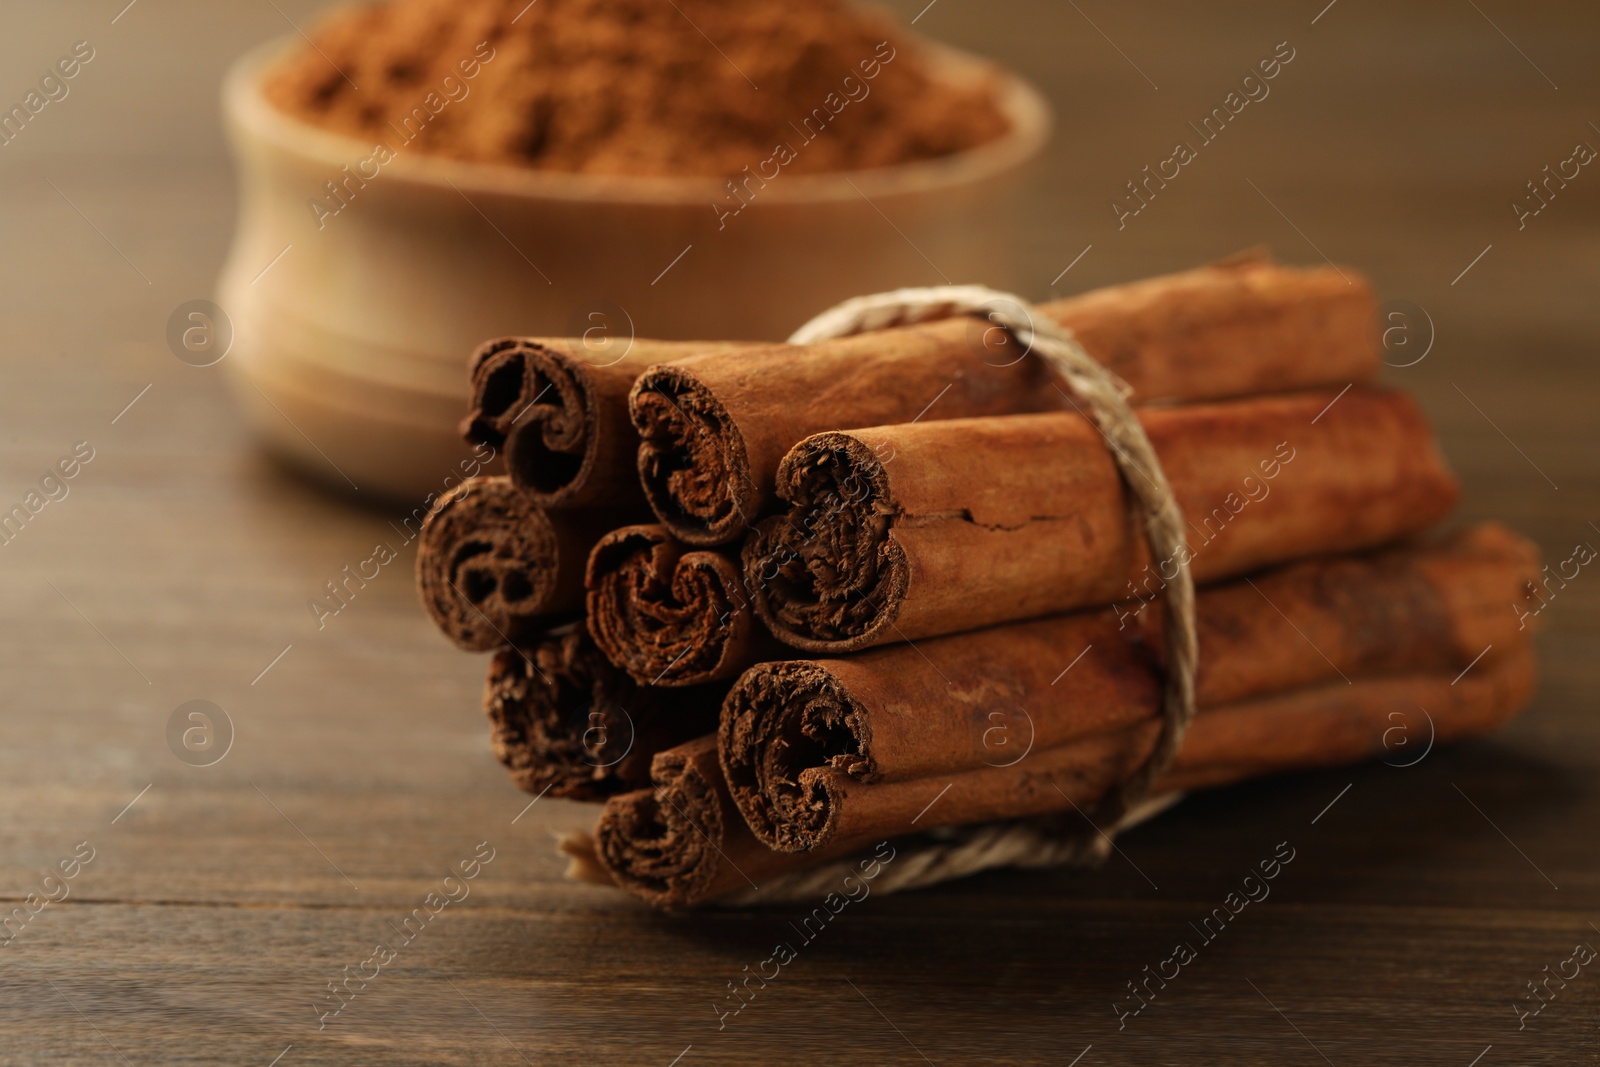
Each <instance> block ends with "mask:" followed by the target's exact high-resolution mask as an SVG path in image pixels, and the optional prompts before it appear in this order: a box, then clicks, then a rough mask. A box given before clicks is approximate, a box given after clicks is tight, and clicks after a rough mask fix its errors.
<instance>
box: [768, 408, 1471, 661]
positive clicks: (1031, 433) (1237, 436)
mask: <svg viewBox="0 0 1600 1067" xmlns="http://www.w3.org/2000/svg"><path fill="white" fill-rule="evenodd" d="M1140 421H1141V422H1142V423H1143V424H1144V427H1145V430H1146V432H1147V433H1148V434H1149V436H1150V439H1151V442H1152V444H1153V445H1154V446H1155V450H1156V452H1157V454H1158V455H1159V456H1160V458H1161V463H1162V466H1163V468H1164V469H1165V471H1166V475H1167V480H1168V482H1169V483H1170V484H1171V486H1172V488H1173V491H1174V493H1175V494H1176V497H1177V501H1178V505H1179V507H1180V508H1181V510H1182V511H1183V514H1184V515H1185V517H1186V518H1187V519H1188V526H1189V529H1188V531H1187V537H1188V549H1187V552H1188V557H1187V558H1188V560H1189V564H1190V568H1191V571H1192V573H1193V575H1194V578H1195V580H1196V581H1201V582H1203V581H1211V580H1215V579H1218V578H1224V577H1230V576H1233V575H1237V574H1242V573H1245V572H1247V571H1250V570H1252V569H1254V568H1257V567H1261V566H1265V565H1269V564H1274V563H1281V562H1284V561H1286V560H1290V559H1295V558H1301V557H1305V556H1310V555H1315V554H1320V553H1327V552H1344V551H1352V550H1356V549H1362V548H1368V547H1371V546H1374V545H1378V544H1382V543H1384V542H1386V541H1390V540H1393V539H1395V538H1397V537H1402V536H1405V535H1407V534H1411V533H1414V532H1417V531H1419V530H1422V529H1424V528H1426V527H1428V526H1430V525H1432V524H1433V523H1435V522H1436V521H1438V520H1439V519H1441V518H1443V517H1444V516H1445V515H1446V514H1447V513H1448V512H1449V510H1450V508H1451V506H1452V505H1453V504H1454V503H1455V500H1456V496H1457V493H1458V490H1457V486H1456V482H1455V479H1454V477H1453V476H1452V475H1451V474H1450V471H1449V470H1448V468H1447V467H1446V465H1445V462H1444V459H1443V458H1442V457H1441V456H1440V454H1439V451H1438V449H1437V448H1436V447H1435V445H1434V442H1433V439H1432V433H1431V431H1430V430H1429V428H1428V425H1427V422H1426V421H1425V420H1424V418H1423V415H1422V412H1421V411H1420V409H1419V408H1418V407H1417V405H1416V403H1415V401H1413V400H1412V399H1411V398H1410V397H1408V396H1406V395H1405V394H1403V393H1397V392H1391V391H1387V390H1380V389H1376V388H1368V387H1355V388H1351V389H1349V390H1348V392H1345V393H1344V394H1343V395H1340V394H1339V393H1338V392H1328V393H1296V394H1288V395H1281V396H1269V397H1256V398H1252V399H1248V400H1239V401H1232V402H1229V403H1222V404H1206V405H1195V406H1192V407H1178V408H1164V409H1142V410H1141V417H1140ZM778 492H779V494H780V495H782V496H783V497H784V498H785V499H786V500H788V501H790V504H791V507H790V509H789V511H788V512H787V513H786V514H783V515H779V516H775V517H773V518H771V519H768V520H766V521H764V522H762V523H761V524H760V525H759V526H758V527H757V528H756V530H755V531H754V533H753V534H752V535H751V537H750V538H749V540H748V541H747V542H746V544H745V548H744V563H745V577H746V581H747V584H748V586H749V588H750V591H751V595H752V597H753V599H754V604H755V609H756V612H757V613H758V614H759V615H760V616H761V619H762V621H764V622H765V623H766V624H767V626H768V627H769V628H770V629H771V630H772V632H773V633H774V634H776V635H777V636H778V637H779V638H780V639H781V640H783V641H785V642H787V643H788V644H791V645H794V646H795V647H798V648H803V649H807V650H810V651H819V652H840V651H847V650H851V649H857V648H863V647H866V646H869V645H876V644H883V643H885V642H890V641H904V640H915V639H917V638H920V637H925V636H929V635H934V634H943V633H952V632H954V631H957V630H967V629H971V628H973V627H977V626H984V625H988V624H991V623H997V622H1005V621H1009V620H1012V619H1020V618H1028V617H1031V616H1036V615H1043V614H1047V613H1051V612H1058V611H1064V610H1068V609H1071V608H1075V607H1079V606H1082V605H1085V604H1094V603H1106V602H1109V601H1112V600H1116V599H1120V598H1127V597H1138V598H1140V599H1141V600H1145V601H1148V600H1150V599H1153V598H1154V597H1155V596H1157V595H1158V594H1159V592H1160V590H1161V588H1162V584H1163V582H1164V581H1165V580H1168V579H1171V578H1172V577H1174V576H1175V575H1176V573H1177V564H1178V563H1179V562H1180V560H1177V559H1165V560H1155V561H1152V560H1150V558H1149V554H1148V551H1147V550H1146V547H1145V539H1144V534H1143V528H1142V520H1141V519H1139V518H1138V516H1137V515H1136V514H1134V513H1133V510H1132V508H1131V506H1130V502H1129V497H1128V494H1127V490H1126V486H1125V485H1124V483H1123V481H1122V477H1121V475H1120V474H1119V473H1118V471H1117V468H1116V465H1115V464H1114V463H1113V461H1112V456H1111V454H1110V451H1109V450H1108V448H1107V446H1106V443H1105V440H1104V438H1102V436H1101V435H1100V433H1099V432H1098V431H1097V430H1096V429H1095V428H1094V426H1093V425H1091V424H1090V423H1089V422H1088V420H1087V419H1085V418H1083V417H1082V416H1080V415H1077V414H1074V413H1067V412H1061V413H1051V414H1043V415H1028V416H1015V417H1009V418H985V419H959V420H949V421H945V422H922V423H913V424H905V425H899V426H881V427H875V428H871V429H864V430H851V431H845V432H834V433H824V434H818V435H816V436H814V437H811V438H808V439H807V440H805V441H803V442H801V443H800V444H799V445H797V446H796V447H795V448H794V449H793V450H792V451H791V452H790V453H789V455H788V456H786V457H785V458H784V461H783V464H782V466H781V467H780V468H779V470H778Z"/></svg>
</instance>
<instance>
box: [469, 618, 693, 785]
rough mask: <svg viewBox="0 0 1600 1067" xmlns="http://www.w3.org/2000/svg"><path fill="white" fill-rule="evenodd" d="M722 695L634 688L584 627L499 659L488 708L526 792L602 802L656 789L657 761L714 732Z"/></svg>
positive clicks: (496, 742)
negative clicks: (671, 750)
mask: <svg viewBox="0 0 1600 1067" xmlns="http://www.w3.org/2000/svg"><path fill="white" fill-rule="evenodd" d="M722 695H723V690H722V689H721V688H718V687H712V688H710V689H690V690H675V691H668V690H659V689H648V688H645V687H643V686H639V685H636V684H634V682H633V680H632V679H630V678H629V677H628V676H627V675H626V674H624V673H623V672H622V671H620V670H618V669H617V668H616V667H613V666H612V665H611V663H610V662H609V661H608V660H607V659H606V658H605V656H603V655H601V654H600V650H599V649H598V648H596V647H595V645H594V642H593V641H592V640H590V638H589V634H588V630H587V629H586V627H585V625H584V623H583V622H582V621H581V620H580V621H579V622H576V623H573V624H572V625H570V626H567V627H565V628H563V630H562V631H560V632H555V633H551V634H549V635H547V636H545V637H544V638H542V639H540V640H537V641H534V642H532V643H530V644H528V645H525V646H522V647H516V648H504V649H501V650H500V651H499V652H497V653H495V655H494V658H493V659H492V660H491V661H490V665H489V677H488V680H487V682H486V683H485V685H484V693H483V706H484V711H485V712H486V713H487V714H488V716H489V723H490V731H489V738H490V742H491V744H492V745H493V747H494V754H495V756H496V757H498V758H499V760H500V762H501V763H503V764H505V766H506V769H507V770H508V771H510V772H511V778H512V780H513V781H514V782H516V783H517V785H518V786H519V787H520V788H522V789H524V790H526V791H528V792H529V793H536V794H540V795H543V794H544V793H545V792H546V791H548V792H549V793H550V795H551V796H557V797H565V798H567V799H570V800H603V799H605V798H606V797H608V796H610V795H612V794H614V793H617V792H620V791H622V790H625V789H637V788H639V787H640V786H644V785H648V784H649V782H650V761H651V759H652V758H653V757H654V756H655V754H656V753H657V752H660V751H661V750H663V749H666V748H671V747H672V746H674V745H678V744H682V743H683V742H685V741H688V740H690V739H691V738H695V737H699V736H700V735H701V734H703V733H705V732H706V731H707V730H709V729H712V728H713V727H714V726H715V724H716V708H717V703H718V701H719V700H720V699H721V697H722Z"/></svg>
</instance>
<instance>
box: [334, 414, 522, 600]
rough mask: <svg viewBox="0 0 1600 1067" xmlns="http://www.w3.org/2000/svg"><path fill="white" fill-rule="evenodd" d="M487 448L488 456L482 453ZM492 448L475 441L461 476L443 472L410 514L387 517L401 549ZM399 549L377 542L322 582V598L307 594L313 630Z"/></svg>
mask: <svg viewBox="0 0 1600 1067" xmlns="http://www.w3.org/2000/svg"><path fill="white" fill-rule="evenodd" d="M485 451H487V452H488V455H484V452H485ZM494 457H495V449H494V446H493V445H488V444H478V445H475V446H473V449H472V455H471V456H470V457H468V458H467V459H464V460H462V461H461V463H460V464H459V466H460V469H461V476H460V477H459V478H458V477H457V476H456V474H455V472H454V471H452V472H451V473H449V474H447V475H445V477H444V482H443V485H442V487H441V489H440V490H439V491H438V492H431V493H429V494H428V495H427V496H426V497H425V498H423V501H422V503H421V504H420V505H418V506H417V507H415V508H413V509H412V510H411V514H410V515H407V516H406V517H405V518H403V519H401V520H400V525H398V526H396V525H395V524H394V521H393V520H390V522H389V527H390V529H392V530H394V531H395V532H396V533H398V534H399V535H400V548H404V547H405V546H406V545H409V544H410V543H411V542H413V541H415V540H416V539H417V538H418V537H420V536H421V534H422V527H423V524H424V523H425V522H426V521H427V517H428V515H429V514H430V513H431V512H432V511H433V505H434V503H435V502H436V501H437V500H438V499H439V497H440V496H441V495H442V494H443V493H447V492H449V491H450V489H451V487H452V483H454V484H455V485H460V484H462V482H464V481H471V480H472V479H473V478H476V477H477V476H478V473H479V472H480V471H481V470H482V469H483V467H484V465H485V464H488V463H490V462H492V461H493V460H494ZM400 548H396V547H395V545H394V542H392V541H380V542H379V543H378V544H376V545H374V546H373V548H372V553H371V554H370V555H369V556H367V557H366V558H365V559H363V560H361V561H359V562H357V563H346V564H345V565H344V567H343V568H342V569H341V570H340V571H339V575H340V577H338V578H330V579H329V580H328V581H326V582H324V583H322V586H323V589H324V590H326V592H327V596H326V597H325V598H319V597H308V598H307V599H306V609H307V610H308V611H310V612H311V617H312V618H313V619H315V620H316V623H317V629H318V630H323V629H326V628H327V626H328V620H329V619H330V618H332V617H334V616H335V615H338V614H339V613H340V612H341V611H343V610H344V609H345V608H347V607H349V606H350V602H351V601H353V600H354V599H355V598H356V595H357V594H358V593H360V592H361V590H363V589H365V588H366V587H367V583H368V582H370V581H373V580H374V579H376V578H377V577H378V576H379V575H380V574H382V573H383V568H385V567H387V566H388V565H389V564H391V563H393V562H394V561H395V560H397V559H399V558H400Z"/></svg>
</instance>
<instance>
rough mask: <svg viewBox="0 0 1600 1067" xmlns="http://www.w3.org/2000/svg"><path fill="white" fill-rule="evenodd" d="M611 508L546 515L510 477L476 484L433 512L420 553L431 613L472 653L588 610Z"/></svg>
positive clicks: (613, 516)
mask: <svg viewBox="0 0 1600 1067" xmlns="http://www.w3.org/2000/svg"><path fill="white" fill-rule="evenodd" d="M618 522H619V518H618V514H617V513H616V512H612V511H590V510H585V511H576V512H560V511H558V512H547V511H545V510H544V509H542V508H539V507H536V506H535V505H534V504H533V503H532V502H530V501H529V499H528V498H527V496H526V495H525V494H523V493H522V492H521V491H519V490H518V489H517V488H516V487H515V486H513V485H512V484H511V480H510V479H509V478H506V477H504V476H496V477H484V478H471V479H468V480H467V481H465V482H462V483H461V484H460V485H458V486H456V487H455V488H453V489H451V490H450V491H449V492H448V493H446V494H445V495H444V496H443V497H441V498H440V499H439V502H438V503H437V504H436V505H435V506H434V509H433V511H432V512H431V513H430V514H429V515H428V519H427V521H426V522H425V523H424V524H423V527H422V536H421V538H420V539H419V543H418V548H417V590H418V592H419V593H420V595H421V598H422V606H423V608H424V609H426V611H427V613H428V617H429V618H431V619H432V620H433V621H434V623H435V624H436V625H437V626H438V627H439V629H440V630H442V631H443V632H444V634H445V636H446V637H448V638H450V640H452V641H454V642H455V643H456V644H457V645H459V646H460V647H461V648H464V649H466V650H468V651H469V652H484V651H487V650H489V649H491V648H499V647H500V646H502V645H509V644H514V643H516V642H518V641H524V640H529V639H531V638H534V637H536V636H537V635H539V634H540V633H542V632H543V631H544V630H545V629H546V628H547V627H548V626H550V625H552V624H553V623H559V622H563V621H567V620H569V619H570V618H572V617H573V616H575V615H577V614H578V613H579V612H580V611H582V609H583V564H584V561H585V560H586V559H587V558H588V555H589V549H590V548H591V547H592V546H593V545H594V543H595V541H597V540H598V539H599V538H600V536H601V534H603V533H604V532H605V531H607V530H609V529H611V528H612V527H614V526H616V525H617V524H618Z"/></svg>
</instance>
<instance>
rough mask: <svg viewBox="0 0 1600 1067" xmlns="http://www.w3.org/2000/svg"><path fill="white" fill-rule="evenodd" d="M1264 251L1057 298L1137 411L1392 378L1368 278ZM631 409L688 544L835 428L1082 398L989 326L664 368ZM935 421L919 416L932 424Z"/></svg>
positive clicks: (647, 378) (738, 529) (739, 514)
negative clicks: (1068, 395)
mask: <svg viewBox="0 0 1600 1067" xmlns="http://www.w3.org/2000/svg"><path fill="white" fill-rule="evenodd" d="M1345 273H1346V274H1348V275H1350V277H1352V278H1355V281H1354V282H1353V283H1351V282H1347V280H1346V277H1345V276H1344V275H1341V274H1340V273H1339V272H1338V271H1337V270H1334V269H1332V268H1318V269H1313V270H1299V269H1294V268H1288V267H1280V266H1276V265H1274V264H1272V263H1269V262H1265V261H1262V260H1260V259H1246V260H1242V261H1234V262H1229V263H1223V264H1216V265H1212V266H1208V267H1202V268H1199V269H1197V270H1192V271H1187V272H1184V273H1181V274H1174V275H1169V276H1166V277H1160V278H1153V279H1150V280H1147V281H1141V282H1136V283H1134V284H1132V285H1123V286H1116V287H1113V288H1109V289H1103V290H1099V291H1097V292H1093V293H1088V294H1085V295H1082V296H1077V297H1072V298H1069V299H1066V300H1058V301H1054V302H1051V303H1049V304H1045V305H1042V310H1043V311H1044V312H1045V313H1046V314H1048V315H1050V316H1052V317H1053V318H1055V319H1056V320H1057V321H1059V322H1060V323H1062V324H1063V325H1066V326H1068V327H1070V328H1071V329H1073V330H1074V331H1076V332H1077V333H1078V337H1079V340H1080V341H1082V343H1083V344H1084V346H1085V347H1086V348H1087V349H1088V351H1089V352H1090V353H1091V354H1092V355H1094V356H1095V357H1096V358H1097V359H1099V360H1101V361H1102V362H1103V363H1105V365H1106V366H1108V367H1109V368H1110V369H1111V370H1113V371H1115V372H1116V373H1117V374H1119V375H1121V376H1122V378H1123V379H1124V380H1125V381H1127V382H1128V384H1129V385H1130V386H1132V388H1133V390H1134V398H1135V400H1136V402H1138V403H1149V402H1152V401H1155V400H1160V399H1164V398H1174V399H1184V400H1207V399H1217V398H1222V397H1231V396H1242V395H1252V394H1257V393H1262V392H1271V391H1284V390H1291V389H1307V388H1314V387H1318V386H1335V387H1342V386H1343V385H1345V384H1346V383H1349V382H1353V381H1357V382H1359V381H1366V380H1368V379H1370V378H1372V377H1373V376H1374V375H1375V374H1376V372H1377V367H1378V363H1377V358H1376V355H1375V350H1374V348H1373V346H1372V344H1371V342H1370V340H1369V338H1368V329H1369V325H1370V322H1371V319H1372V315H1373V311H1374V306H1373V297H1372V292H1371V289H1370V288H1369V286H1368V285H1367V283H1366V282H1365V280H1363V279H1361V278H1360V277H1359V275H1355V274H1354V273H1353V272H1348V271H1347V272H1345ZM630 405H631V408H632V412H633V421H634V424H635V426H636V427H637V428H638V430H639V433H640V437H641V439H642V443H641V445H640V449H639V473H640V475H641V477H642V479H643V482H644V489H645V494H646V496H647V497H648V499H649V502H650V506H651V507H652V508H653V509H654V510H655V512H656V515H657V516H658V517H659V518H660V520H661V521H662V522H663V523H665V524H666V525H667V526H668V527H669V528H670V529H671V530H672V531H673V533H674V534H675V535H677V536H678V538H679V539H680V540H683V541H685V542H687V543H689V544H697V545H706V544H722V543H725V542H727V541H731V540H734V539H735V538H737V537H738V536H739V535H740V534H741V533H742V532H743V531H744V529H745V528H746V527H747V526H748V525H749V524H751V523H753V522H754V521H755V520H756V519H758V518H760V517H761V516H762V514H763V513H764V512H765V510H766V508H767V506H768V505H769V504H770V503H771V502H772V496H773V475H774V472H775V471H776V470H777V466H778V462H779V461H780V460H781V459H782V458H783V456H784V454H785V453H786V452H788V450H789V449H790V448H792V447H794V446H795V445H796V444H798V443H799V442H800V441H801V440H803V439H805V438H806V437H809V436H811V435H812V434H815V433H820V432H823V431H826V430H837V429H848V428H853V427H858V426H881V425H887V424H891V423H903V422H910V421H911V420H913V419H918V421H919V422H920V421H932V420H940V419H952V418H967V417H973V416H980V415H1001V414H1017V413H1022V412H1030V411H1043V410H1052V409H1057V408H1062V407H1066V406H1067V401H1066V400H1065V399H1064V397H1063V394H1062V393H1061V392H1060V391H1059V389H1058V388H1057V386H1056V383H1055V381H1054V379H1053V377H1052V376H1051V374H1050V373H1049V371H1048V370H1047V368H1046V367H1045V366H1044V364H1043V363H1042V361H1040V360H1039V359H1036V358H1031V357H1029V356H1028V354H1027V353H1024V352H1020V351H1019V350H1018V346H1017V344H1016V343H1015V341H1014V340H1013V339H1012V338H1011V337H1010V336H1009V335H1008V334H1006V333H1005V332H1004V331H1003V330H1001V329H1000V328H998V327H995V326H993V325H992V324H990V323H987V322H984V321H982V320H980V319H976V318H957V319H949V320H945V321H941V322H934V323H929V324H925V325H917V326H905V327H897V328H894V329H889V330H881V331H877V332H874V333H869V334H863V335H859V336H856V337H848V338H842V339H839V340H834V341H824V342H820V343H817V344H814V345H809V346H806V347H805V348H804V349H803V350H800V351H795V350H794V349H791V348H788V347H775V348H754V349H749V350H746V351H741V352H734V353H725V354H716V355H704V356H694V357H691V358H688V359H684V360H679V361H677V362H675V363H673V364H670V365H667V366H662V367H656V368H653V369H651V370H649V371H647V372H646V373H644V374H643V375H641V376H640V378H639V380H638V381H637V382H636V383H635V384H634V387H633V392H632V396H631V399H630ZM918 416H920V419H919V418H918Z"/></svg>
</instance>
